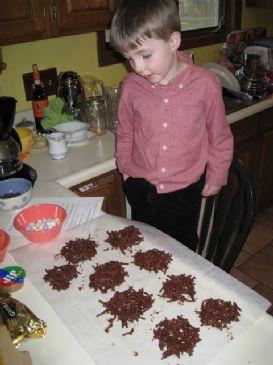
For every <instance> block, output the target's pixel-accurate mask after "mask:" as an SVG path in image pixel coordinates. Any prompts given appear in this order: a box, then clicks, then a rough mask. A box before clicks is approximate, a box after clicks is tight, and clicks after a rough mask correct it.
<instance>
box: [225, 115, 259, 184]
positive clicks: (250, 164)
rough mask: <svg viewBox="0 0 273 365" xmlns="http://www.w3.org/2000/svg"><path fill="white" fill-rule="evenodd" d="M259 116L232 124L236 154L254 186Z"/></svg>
mask: <svg viewBox="0 0 273 365" xmlns="http://www.w3.org/2000/svg"><path fill="white" fill-rule="evenodd" d="M258 118H259V117H258V115H257V114H256V115H253V116H250V117H247V118H244V119H242V120H239V121H238V122H236V123H233V124H231V126H230V127H231V131H232V134H233V137H234V154H235V156H236V157H237V158H239V159H240V160H241V161H242V162H243V164H244V166H245V167H246V169H247V172H248V174H249V177H250V179H251V181H252V184H253V186H254V187H255V184H256V160H257V146H256V145H257V134H258Z"/></svg>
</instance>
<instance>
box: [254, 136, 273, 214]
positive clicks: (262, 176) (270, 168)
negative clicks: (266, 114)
mask: <svg viewBox="0 0 273 365" xmlns="http://www.w3.org/2000/svg"><path fill="white" fill-rule="evenodd" d="M272 158H273V131H271V132H268V133H265V134H264V135H263V136H262V137H261V139H260V159H259V163H258V180H257V206H258V207H260V208H264V207H266V206H268V205H270V203H272V201H273V164H272Z"/></svg>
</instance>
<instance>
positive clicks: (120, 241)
mask: <svg viewBox="0 0 273 365" xmlns="http://www.w3.org/2000/svg"><path fill="white" fill-rule="evenodd" d="M107 233H108V238H107V239H106V240H105V242H108V243H110V245H111V246H112V247H113V248H119V249H120V250H121V252H123V253H124V251H125V250H127V249H128V248H131V247H132V246H134V245H138V244H139V243H140V242H142V241H143V237H141V236H140V235H141V233H140V230H139V229H138V228H136V227H134V226H128V227H125V228H123V229H121V230H119V231H107Z"/></svg>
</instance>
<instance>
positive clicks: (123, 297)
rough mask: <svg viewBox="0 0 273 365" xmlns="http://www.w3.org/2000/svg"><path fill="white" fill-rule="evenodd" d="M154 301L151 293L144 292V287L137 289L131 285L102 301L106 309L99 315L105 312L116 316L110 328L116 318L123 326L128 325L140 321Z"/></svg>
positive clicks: (111, 321)
mask: <svg viewBox="0 0 273 365" xmlns="http://www.w3.org/2000/svg"><path fill="white" fill-rule="evenodd" d="M153 302H154V300H153V297H152V295H151V294H148V293H146V292H144V290H143V289H140V290H138V291H135V290H134V289H133V288H132V287H129V289H127V290H125V291H123V292H116V293H115V294H114V296H113V297H112V298H111V299H110V300H109V301H108V302H102V301H100V303H102V304H103V306H104V307H105V308H106V309H105V311H103V312H102V313H100V314H98V316H100V315H102V314H105V313H109V314H111V315H112V316H114V318H113V319H112V320H110V321H109V322H110V326H109V328H110V327H111V325H112V323H113V321H114V320H115V319H116V318H117V319H118V320H120V321H121V324H122V327H128V324H129V322H134V321H138V320H139V319H140V318H142V315H143V313H144V312H146V311H147V310H148V309H150V308H151V306H152V304H153ZM106 332H107V330H106Z"/></svg>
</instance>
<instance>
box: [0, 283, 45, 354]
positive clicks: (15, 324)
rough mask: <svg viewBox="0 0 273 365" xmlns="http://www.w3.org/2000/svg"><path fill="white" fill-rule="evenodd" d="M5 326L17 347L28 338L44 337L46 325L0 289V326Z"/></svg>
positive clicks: (23, 305)
mask: <svg viewBox="0 0 273 365" xmlns="http://www.w3.org/2000/svg"><path fill="white" fill-rule="evenodd" d="M1 325H4V326H5V327H7V329H8V332H9V335H10V337H11V340H12V342H13V344H14V345H15V346H16V347H17V346H18V345H20V343H21V342H22V341H24V340H26V339H29V338H41V337H44V336H45V334H46V330H47V325H46V323H45V322H44V321H42V320H41V319H39V318H38V317H36V316H35V314H34V313H33V312H32V311H31V310H30V309H29V308H28V307H27V306H26V305H25V304H23V303H21V302H20V301H19V300H17V299H14V298H12V297H11V296H10V295H9V294H8V293H5V292H4V291H2V290H0V326H1Z"/></svg>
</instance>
